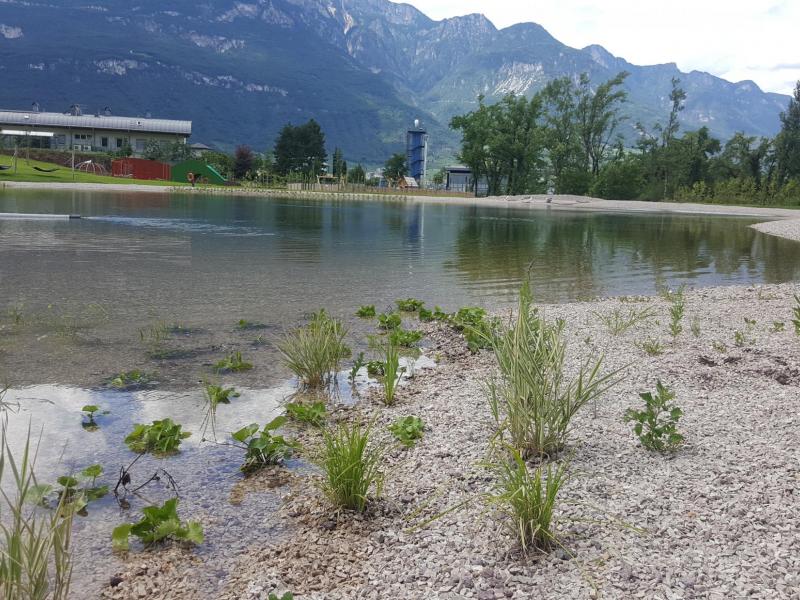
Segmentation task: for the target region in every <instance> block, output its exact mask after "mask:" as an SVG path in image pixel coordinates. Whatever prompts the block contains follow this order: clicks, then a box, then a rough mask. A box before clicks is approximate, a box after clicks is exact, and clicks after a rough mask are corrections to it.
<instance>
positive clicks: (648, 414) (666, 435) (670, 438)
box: [624, 381, 683, 452]
mask: <svg viewBox="0 0 800 600" xmlns="http://www.w3.org/2000/svg"><path fill="white" fill-rule="evenodd" d="M639 397H640V398H641V399H642V400H644V403H645V407H644V410H636V409H633V408H629V409H628V410H626V411H625V417H624V419H625V422H626V423H629V422H633V423H634V426H633V432H634V433H635V434H636V437H638V438H639V441H640V442H641V444H642V446H644V447H645V448H647V449H648V450H655V451H658V452H669V451H672V450H675V449H676V448H677V447H678V446H680V445H681V444H682V443H683V436H682V435H681V434H680V433H678V431H677V424H678V420H679V419H680V418H681V416H682V415H683V411H682V410H681V409H680V408H679V407H678V406H676V405H674V404H671V402H672V401H673V400H674V399H675V393H674V392H673V391H672V390H670V389H669V388H667V387H666V386H665V385H663V384H662V383H661V381H658V382H657V383H656V394H655V396H654V395H653V394H652V392H644V393H641V394H639Z"/></svg>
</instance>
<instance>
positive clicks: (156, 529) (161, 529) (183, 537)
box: [111, 498, 203, 551]
mask: <svg viewBox="0 0 800 600" xmlns="http://www.w3.org/2000/svg"><path fill="white" fill-rule="evenodd" d="M142 514H143V516H142V519H141V520H140V521H139V522H137V523H125V524H124V525H119V526H118V527H115V528H114V531H113V532H112V534H111V540H112V543H113V545H114V549H115V550H123V551H125V550H128V548H129V547H130V546H129V539H130V537H131V536H134V537H137V538H139V540H140V541H141V542H142V543H143V544H144V545H145V546H150V545H152V544H156V543H158V542H162V541H164V540H166V539H172V540H176V541H179V542H188V543H192V544H202V543H203V527H202V526H201V525H200V523H197V522H196V521H188V522H181V520H180V518H179V517H178V499H177V498H171V499H169V500H167V501H166V502H164V504H163V506H147V507H145V508H143V509H142Z"/></svg>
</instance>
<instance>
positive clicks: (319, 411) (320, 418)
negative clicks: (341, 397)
mask: <svg viewBox="0 0 800 600" xmlns="http://www.w3.org/2000/svg"><path fill="white" fill-rule="evenodd" d="M327 414H328V411H327V409H326V408H325V403H324V402H314V403H313V404H303V403H302V402H290V403H289V404H287V405H286V415H287V416H288V417H289V418H290V419H292V420H294V421H300V422H301V423H308V424H309V425H313V426H314V427H321V426H322V425H323V424H324V423H325V417H326V416H327Z"/></svg>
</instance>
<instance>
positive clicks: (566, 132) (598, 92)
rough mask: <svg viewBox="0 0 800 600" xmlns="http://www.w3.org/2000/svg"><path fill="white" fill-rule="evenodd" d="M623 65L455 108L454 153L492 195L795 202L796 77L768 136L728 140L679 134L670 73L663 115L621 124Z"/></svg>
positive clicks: (799, 115)
mask: <svg viewBox="0 0 800 600" xmlns="http://www.w3.org/2000/svg"><path fill="white" fill-rule="evenodd" d="M627 77H628V73H626V72H622V73H619V74H618V75H616V76H615V77H613V78H611V79H609V80H608V81H605V82H604V83H602V84H600V85H597V86H593V85H592V83H591V82H590V80H589V77H588V76H587V75H585V74H584V75H581V76H580V77H579V78H577V80H574V79H571V78H569V77H564V78H560V79H555V80H553V81H551V82H550V83H548V84H547V85H546V86H545V87H544V88H543V89H542V90H540V91H539V92H537V93H536V94H534V95H533V96H532V97H531V98H526V97H525V96H516V95H514V94H510V95H508V96H506V97H505V98H503V99H502V100H500V101H499V102H497V103H495V104H487V103H486V102H485V98H484V97H482V96H481V97H479V99H478V108H477V109H476V110H474V111H472V112H469V113H467V114H465V115H460V116H456V117H454V118H453V119H452V120H451V123H450V126H451V128H453V129H454V130H456V131H458V132H460V133H461V136H462V145H461V151H460V153H459V155H458V159H459V160H460V161H461V162H463V163H464V164H465V165H466V166H468V167H470V169H471V170H472V172H473V174H474V175H475V178H476V179H479V180H482V181H483V182H485V185H486V186H487V188H488V193H489V195H518V194H532V193H550V192H552V193H556V194H576V195H592V196H597V197H601V198H613V199H619V200H632V199H642V200H684V201H700V202H725V203H743V204H800V81H799V82H798V83H797V87H796V89H795V91H794V95H793V97H792V99H791V101H790V103H789V106H788V107H787V110H786V111H784V112H783V113H781V115H780V121H781V130H780V132H779V133H778V134H777V135H776V136H775V137H774V138H765V137H762V138H756V137H751V136H747V135H745V134H744V133H741V132H740V133H737V134H736V135H734V136H733V137H732V138H731V139H730V140H728V141H727V142H726V143H724V144H723V143H722V142H721V141H720V140H718V139H716V138H714V137H713V136H712V135H711V134H710V132H709V130H708V128H707V127H701V128H700V129H698V130H695V131H687V132H683V133H681V131H680V123H679V116H680V113H681V111H683V109H684V106H685V102H686V92H685V90H683V89H682V88H681V86H680V80H678V79H673V80H672V89H671V91H670V95H669V101H670V103H669V107H670V109H669V113H668V114H665V117H664V120H663V122H658V123H655V124H654V125H652V126H651V127H647V126H645V125H643V124H642V123H636V124H635V130H636V133H637V136H636V137H637V141H636V144H635V147H633V148H630V147H628V148H626V146H625V144H624V140H623V136H622V131H621V127H622V126H623V124H624V123H625V122H626V121H628V117H627V115H626V114H625V112H624V106H625V103H626V101H627V92H626V91H625V89H624V87H623V86H624V83H625V79H626V78H627Z"/></svg>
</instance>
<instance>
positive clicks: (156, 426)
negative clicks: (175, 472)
mask: <svg viewBox="0 0 800 600" xmlns="http://www.w3.org/2000/svg"><path fill="white" fill-rule="evenodd" d="M190 435H192V434H191V433H190V432H188V431H181V426H180V425H178V424H177V423H174V422H173V421H172V419H169V418H167V419H162V420H160V421H153V423H152V424H150V425H143V424H141V423H135V424H134V426H133V431H132V432H131V433H129V434H128V436H127V437H126V438H125V443H126V444H127V445H128V448H130V449H131V450H133V451H134V452H137V453H139V454H144V453H146V452H150V453H152V454H156V455H168V454H174V453H176V452H177V451H178V448H179V446H180V445H181V441H182V440H184V439H186V438H187V437H189V436H190Z"/></svg>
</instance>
